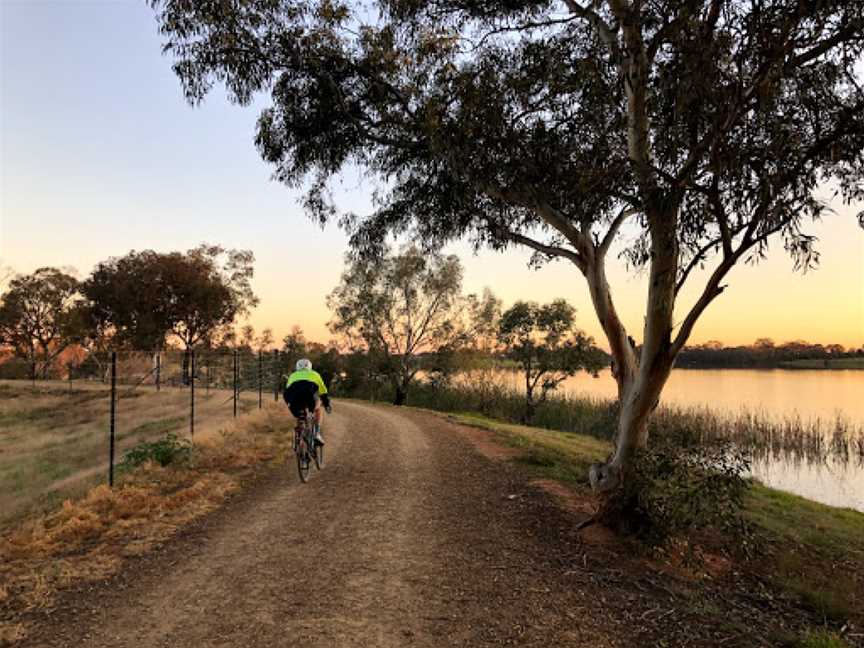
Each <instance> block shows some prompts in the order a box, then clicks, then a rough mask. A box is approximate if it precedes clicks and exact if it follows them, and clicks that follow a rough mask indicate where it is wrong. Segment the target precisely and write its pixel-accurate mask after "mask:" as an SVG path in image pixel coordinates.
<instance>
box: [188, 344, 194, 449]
mask: <svg viewBox="0 0 864 648" xmlns="http://www.w3.org/2000/svg"><path fill="white" fill-rule="evenodd" d="M189 369H190V374H189V387H190V389H189V437H190V438H191V437H194V436H195V351H190V352H189Z"/></svg>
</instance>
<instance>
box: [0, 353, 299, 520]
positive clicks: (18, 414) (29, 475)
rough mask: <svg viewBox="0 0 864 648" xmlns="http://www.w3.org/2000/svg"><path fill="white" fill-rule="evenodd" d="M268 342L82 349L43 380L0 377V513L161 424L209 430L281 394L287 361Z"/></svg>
mask: <svg viewBox="0 0 864 648" xmlns="http://www.w3.org/2000/svg"><path fill="white" fill-rule="evenodd" d="M291 360H293V358H289V357H288V356H286V355H285V354H284V353H281V352H277V351H270V352H252V351H249V350H248V349H245V350H242V349H241V350H235V351H194V352H182V351H173V350H172V351H167V352H163V353H158V354H149V353H137V352H105V353H91V354H88V355H86V356H83V357H80V358H78V357H70V358H66V359H64V362H63V364H62V365H61V369H60V370H59V371H58V372H55V375H54V379H51V380H37V381H30V380H0V521H3V519H4V518H9V517H14V516H15V515H16V514H17V513H19V512H21V511H24V510H25V509H28V508H31V507H32V505H34V504H39V503H41V502H45V503H46V504H50V503H54V502H56V500H57V499H58V498H61V497H64V496H66V495H68V493H69V492H71V491H74V490H77V489H78V488H81V487H84V486H85V485H87V486H89V485H90V484H92V483H93V482H94V481H95V480H97V479H105V480H107V482H108V483H109V484H111V485H113V483H114V479H115V467H116V466H117V465H118V463H119V461H120V460H121V459H122V456H123V453H124V452H125V451H127V450H129V449H130V448H132V447H134V446H135V445H136V444H138V443H140V442H142V441H152V440H155V439H156V438H161V437H163V436H164V435H165V434H175V435H177V436H188V438H190V439H191V438H194V437H195V436H196V435H201V434H211V433H214V432H216V431H218V430H219V429H220V428H221V427H222V426H224V424H225V423H226V422H227V421H230V420H231V419H233V418H235V417H237V416H240V415H242V414H244V413H246V412H249V411H252V410H254V409H258V408H261V407H263V405H264V403H265V401H267V400H270V399H273V400H276V401H278V400H279V399H280V398H281V383H282V376H283V375H284V374H285V373H287V372H288V369H289V367H290V366H291V363H290V362H289V361H291Z"/></svg>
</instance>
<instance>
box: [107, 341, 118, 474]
mask: <svg viewBox="0 0 864 648" xmlns="http://www.w3.org/2000/svg"><path fill="white" fill-rule="evenodd" d="M116 407H117V352H116V351H112V352H111V418H110V421H111V441H110V449H109V451H108V485H109V486H114V426H115V423H114V419H115V414H116V411H117V410H116Z"/></svg>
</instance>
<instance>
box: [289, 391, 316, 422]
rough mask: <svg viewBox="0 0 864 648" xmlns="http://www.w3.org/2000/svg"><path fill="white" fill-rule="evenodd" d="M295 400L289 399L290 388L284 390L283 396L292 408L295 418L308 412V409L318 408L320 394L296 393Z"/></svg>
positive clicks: (290, 408)
mask: <svg viewBox="0 0 864 648" xmlns="http://www.w3.org/2000/svg"><path fill="white" fill-rule="evenodd" d="M293 396H294V398H293V400H288V390H285V391H284V392H282V398H284V399H285V403H286V404H287V405H288V409H289V410H291V414H293V415H294V418H301V417H303V416H304V414H305V413H306V410H312V411H313V412H314V411H315V410H316V409H318V401H319V398H318V394H294V395H293Z"/></svg>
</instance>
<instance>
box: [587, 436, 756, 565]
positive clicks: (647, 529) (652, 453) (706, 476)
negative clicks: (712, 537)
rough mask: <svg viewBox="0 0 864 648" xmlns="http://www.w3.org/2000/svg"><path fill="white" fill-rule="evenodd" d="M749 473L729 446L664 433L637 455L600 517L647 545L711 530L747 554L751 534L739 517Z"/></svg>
mask: <svg viewBox="0 0 864 648" xmlns="http://www.w3.org/2000/svg"><path fill="white" fill-rule="evenodd" d="M749 470H750V461H749V459H748V456H747V454H746V453H745V452H742V451H741V450H740V448H738V447H737V446H736V445H735V444H734V443H732V442H730V441H726V440H722V439H712V440H705V439H699V438H698V437H697V436H696V435H694V434H692V433H691V432H689V431H688V430H687V429H686V428H671V429H666V430H664V433H663V434H661V435H655V436H654V437H653V438H652V440H651V445H650V447H649V448H647V449H645V450H641V451H639V452H638V453H637V455H636V457H635V460H634V462H633V465H632V468H631V471H630V472H629V473H628V475H627V479H626V480H625V485H624V487H623V488H622V489H621V490H620V491H618V492H617V493H615V494H614V495H612V496H611V497H610V499H609V500H608V501H607V504H606V506H605V508H604V511H603V514H602V517H603V520H604V522H606V523H607V524H609V525H610V526H615V527H618V530H619V531H621V532H623V533H629V534H633V535H637V536H639V537H640V538H641V539H642V540H643V541H645V542H647V543H648V544H650V545H655V546H656V545H662V544H664V543H666V542H667V541H668V540H670V539H671V538H673V537H676V536H682V535H685V534H688V533H689V532H692V531H696V530H701V529H709V528H710V529H717V530H722V531H725V532H731V533H729V535H730V536H732V537H736V538H738V539H739V540H740V541H741V542H742V547H744V548H746V544H747V542H748V541H749V537H750V534H749V532H748V527H747V524H746V523H745V521H744V518H743V517H742V511H743V507H744V495H745V493H746V492H747V489H748V488H749V485H750V482H749V481H748V479H747V474H748V472H749Z"/></svg>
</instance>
